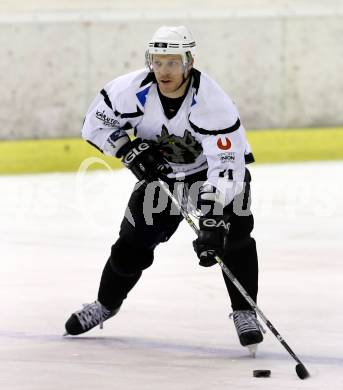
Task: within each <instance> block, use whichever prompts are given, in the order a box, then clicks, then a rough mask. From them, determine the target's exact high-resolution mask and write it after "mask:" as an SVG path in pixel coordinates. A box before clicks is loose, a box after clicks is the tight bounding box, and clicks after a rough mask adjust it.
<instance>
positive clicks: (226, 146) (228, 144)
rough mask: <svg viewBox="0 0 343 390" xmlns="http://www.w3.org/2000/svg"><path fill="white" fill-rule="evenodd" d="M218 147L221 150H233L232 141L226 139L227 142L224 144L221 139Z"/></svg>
mask: <svg viewBox="0 0 343 390" xmlns="http://www.w3.org/2000/svg"><path fill="white" fill-rule="evenodd" d="M217 146H218V148H219V149H221V150H229V149H230V148H231V141H230V140H229V139H228V138H227V137H225V141H224V143H223V141H222V139H221V138H219V139H218V141H217Z"/></svg>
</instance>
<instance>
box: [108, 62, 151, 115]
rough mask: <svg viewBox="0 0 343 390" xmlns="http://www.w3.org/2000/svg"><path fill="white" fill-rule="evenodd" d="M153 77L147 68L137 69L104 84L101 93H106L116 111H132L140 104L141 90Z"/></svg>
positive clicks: (147, 86)
mask: <svg viewBox="0 0 343 390" xmlns="http://www.w3.org/2000/svg"><path fill="white" fill-rule="evenodd" d="M152 82H153V77H152V75H151V72H150V71H149V70H148V69H139V70H137V71H134V72H130V73H127V74H125V75H122V76H119V77H117V78H115V79H114V80H112V81H110V82H109V83H107V84H106V85H105V87H104V88H103V90H102V91H101V93H102V94H104V93H106V94H107V95H108V97H109V100H110V102H111V104H112V105H113V108H114V107H115V109H117V110H118V111H123V112H126V111H132V110H135V109H136V108H137V106H144V104H142V99H141V95H142V93H141V92H142V91H144V90H145V89H148V88H149V87H150V86H151V84H152Z"/></svg>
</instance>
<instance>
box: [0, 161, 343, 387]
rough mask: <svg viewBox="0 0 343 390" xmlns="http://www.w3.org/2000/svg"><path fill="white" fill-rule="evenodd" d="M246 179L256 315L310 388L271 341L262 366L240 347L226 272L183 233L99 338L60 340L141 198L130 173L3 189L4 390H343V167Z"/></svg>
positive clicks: (41, 178) (11, 179)
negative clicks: (305, 374) (306, 374)
mask: <svg viewBox="0 0 343 390" xmlns="http://www.w3.org/2000/svg"><path fill="white" fill-rule="evenodd" d="M251 171H252V175H253V183H252V185H253V211H254V214H255V230H254V236H255V238H256V240H257V243H258V250H259V259H260V292H259V306H260V308H261V309H262V311H264V313H265V314H266V315H267V317H269V319H270V320H271V322H272V323H273V324H274V325H275V327H276V328H277V329H278V331H279V332H280V333H281V335H282V336H283V337H284V338H285V339H286V341H287V342H288V343H289V345H290V346H291V348H293V349H294V351H295V352H296V354H297V355H298V356H299V357H300V359H301V360H302V361H303V362H304V364H305V365H306V366H307V368H308V369H309V371H310V373H311V375H312V376H311V378H310V379H308V380H306V381H301V380H300V379H298V377H297V376H296V373H295V362H294V361H293V359H292V358H291V357H290V356H289V355H288V353H287V352H286V351H285V350H284V348H283V347H282V346H281V344H280V343H279V342H278V341H277V340H276V339H275V337H274V336H273V335H272V334H271V333H270V332H269V331H268V333H267V335H266V338H265V342H264V343H263V344H262V345H261V346H260V348H259V351H258V354H257V357H256V359H252V358H250V357H249V353H248V351H247V350H246V349H245V348H242V347H241V346H240V345H239V343H238V339H237V335H236V333H235V329H234V326H233V323H232V321H231V320H229V318H228V314H229V312H230V304H229V301H228V298H227V295H226V291H225V288H224V283H223V281H222V279H221V275H220V271H219V269H218V267H212V268H210V269H205V268H201V267H199V266H198V265H197V260H196V258H195V255H194V254H193V251H192V245H191V241H192V239H193V232H192V230H191V229H190V228H189V227H188V226H187V224H185V223H183V224H181V226H180V228H179V230H178V231H177V233H176V234H175V235H174V237H173V238H172V239H171V240H170V241H169V242H168V243H166V244H163V245H161V246H160V247H158V249H157V250H156V255H155V263H154V265H153V266H152V267H151V268H149V269H148V270H146V271H145V272H144V275H143V277H142V279H141V280H140V282H139V284H138V285H137V286H136V288H135V289H134V290H133V291H132V292H131V294H130V296H129V298H128V299H127V301H126V303H125V305H123V308H122V310H121V312H120V313H119V314H118V316H117V317H115V318H113V319H111V320H110V321H108V322H106V323H105V324H104V329H103V330H100V329H94V330H92V331H90V332H89V333H88V334H86V335H84V336H80V337H75V338H72V337H69V338H63V337H62V334H63V332H64V322H65V320H66V319H67V318H68V316H69V315H70V314H71V312H73V311H75V310H76V309H79V308H80V307H81V304H82V303H85V302H91V301H93V300H94V299H95V298H96V294H97V288H98V282H99V277H100V274H101V271H102V268H103V265H104V263H105V261H106V260H107V257H108V254H109V250H110V246H111V244H112V242H113V241H114V240H115V239H116V236H117V233H118V228H119V223H120V221H121V219H122V217H123V215H124V211H125V206H126V202H127V198H128V196H129V193H130V191H131V189H132V187H133V185H134V178H133V177H131V175H130V172H127V171H125V170H122V171H117V172H114V173H110V172H95V173H94V172H93V173H89V174H87V175H77V174H49V175H37V176H30V175H26V176H2V177H0V189H1V202H0V217H1V226H0V229H1V232H0V241H1V253H0V256H1V262H0V265H1V268H0V270H1V273H0V292H1V303H0V309H1V320H0V388H1V389H6V390H14V389H25V390H26V389H32V390H33V389H34V390H40V389H44V390H57V389H62V388H63V389H69V388H70V389H71V388H72V389H83V390H86V389H97V390H98V389H100V390H102V389H120V390H121V389H123V390H131V389H132V390H136V389H137V390H138V389H139V390H145V389H149V390H155V389H159V390H169V389H178V390H180V389H181V390H184V389H187V390H188V389H192V390H193V389H199V390H202V389H206V390H208V389H234V390H236V389H264V390H265V389H273V390H275V389H278V390H282V389H292V390H294V389H321V390H322V389H323V388H326V389H328V390H331V389H334V390H336V389H337V390H341V389H343V309H342V301H343V287H342V275H343V244H342V222H343V218H342V217H343V211H342V210H343V209H342V206H343V198H342V193H343V180H342V179H343V174H342V172H343V162H335V163H334V162H327V163H306V164H291V165H289V164H281V165H256V166H253V167H251ZM254 369H270V370H271V371H272V375H271V377H270V378H253V376H252V372H253V370H254Z"/></svg>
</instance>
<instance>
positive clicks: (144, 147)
mask: <svg viewBox="0 0 343 390" xmlns="http://www.w3.org/2000/svg"><path fill="white" fill-rule="evenodd" d="M149 148H150V145H149V144H147V143H145V142H142V143H141V144H139V145H138V146H137V147H136V148H133V149H132V150H131V151H130V152H129V153H128V154H127V155H126V156H125V159H124V164H130V163H131V162H132V161H133V160H134V159H135V158H136V157H137V156H138V155H140V154H141V153H142V152H144V150H147V149H149Z"/></svg>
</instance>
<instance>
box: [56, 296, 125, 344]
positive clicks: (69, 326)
mask: <svg viewBox="0 0 343 390" xmlns="http://www.w3.org/2000/svg"><path fill="white" fill-rule="evenodd" d="M119 309H120V306H119V307H118V308H117V309H114V310H109V309H107V308H106V307H105V306H104V305H102V304H101V303H100V302H99V301H95V302H93V303H89V304H84V305H83V308H82V309H81V310H79V311H76V312H75V313H73V314H72V315H71V316H70V317H69V319H68V321H67V322H66V324H65V328H66V332H65V334H64V336H67V335H72V336H76V335H79V334H81V333H85V332H88V331H89V330H90V329H92V328H94V327H95V326H97V325H100V329H102V328H103V322H104V321H106V320H108V319H109V318H111V317H113V316H114V315H116V314H117V313H118V311H119Z"/></svg>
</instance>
